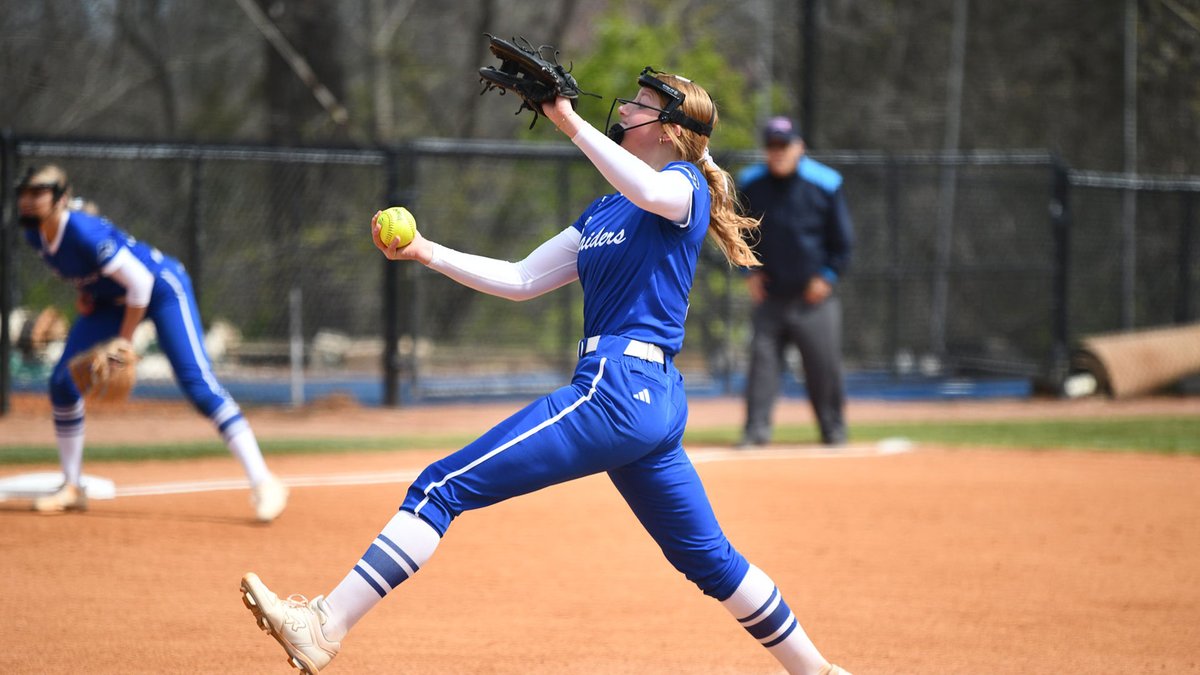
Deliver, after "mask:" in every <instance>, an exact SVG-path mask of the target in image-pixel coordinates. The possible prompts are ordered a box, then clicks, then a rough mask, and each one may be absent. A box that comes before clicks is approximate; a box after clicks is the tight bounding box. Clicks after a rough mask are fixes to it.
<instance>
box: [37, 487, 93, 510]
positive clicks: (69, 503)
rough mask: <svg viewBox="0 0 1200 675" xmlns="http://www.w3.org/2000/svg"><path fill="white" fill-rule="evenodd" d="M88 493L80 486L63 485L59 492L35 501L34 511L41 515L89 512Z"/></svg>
mask: <svg viewBox="0 0 1200 675" xmlns="http://www.w3.org/2000/svg"><path fill="white" fill-rule="evenodd" d="M87 507H88V503H87V492H85V491H84V489H83V488H82V487H80V486H78V485H70V484H68V483H63V486H62V487H60V488H59V489H58V492H55V493H54V494H50V495H42V496H41V497H38V498H37V499H35V500H33V510H34V511H38V512H40V513H62V512H64V511H87Z"/></svg>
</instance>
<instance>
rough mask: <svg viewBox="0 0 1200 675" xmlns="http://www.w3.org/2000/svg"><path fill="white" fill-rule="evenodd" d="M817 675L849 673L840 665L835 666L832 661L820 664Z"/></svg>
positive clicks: (843, 674)
mask: <svg viewBox="0 0 1200 675" xmlns="http://www.w3.org/2000/svg"><path fill="white" fill-rule="evenodd" d="M819 675H850V671H848V670H846V669H845V668H842V667H841V666H835V665H833V664H832V663H826V664H825V665H823V666H821V670H820V673H819Z"/></svg>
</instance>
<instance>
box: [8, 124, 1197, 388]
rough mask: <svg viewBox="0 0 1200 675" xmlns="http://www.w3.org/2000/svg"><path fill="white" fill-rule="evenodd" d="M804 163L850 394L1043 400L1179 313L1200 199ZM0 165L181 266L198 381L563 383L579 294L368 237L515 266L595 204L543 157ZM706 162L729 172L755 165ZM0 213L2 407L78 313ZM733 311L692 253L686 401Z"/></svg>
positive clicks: (270, 150)
mask: <svg viewBox="0 0 1200 675" xmlns="http://www.w3.org/2000/svg"><path fill="white" fill-rule="evenodd" d="M815 157H816V158H817V159H818V160H821V161H823V162H825V163H827V164H829V165H831V166H833V167H834V168H835V169H837V170H839V171H840V172H841V173H842V174H843V176H844V186H845V190H846V194H847V197H848V201H849V204H850V209H851V212H852V216H853V219H854V225H855V237H856V241H855V249H854V254H853V260H852V263H851V268H850V271H849V273H848V274H847V275H846V276H845V278H844V280H843V281H842V283H841V284H840V286H839V291H838V292H839V293H840V294H841V296H842V300H843V307H844V311H845V317H844V345H843V352H844V354H845V359H846V367H847V371H848V372H849V373H850V374H851V376H852V377H855V376H858V377H862V378H868V379H869V378H883V379H886V380H889V381H896V380H902V379H904V378H980V379H983V378H1014V377H1015V378H1022V379H1025V380H1027V381H1030V382H1033V381H1046V382H1053V381H1055V380H1056V379H1057V378H1061V376H1062V375H1063V369H1064V368H1065V366H1066V356H1067V350H1068V348H1069V346H1070V342H1071V340H1073V339H1075V338H1077V337H1078V336H1080V335H1084V334H1088V333H1094V332H1102V331H1113V330H1120V329H1128V328H1135V327H1140V326H1153V325H1161V324H1168V323H1182V322H1186V321H1190V320H1194V319H1195V317H1196V315H1197V312H1198V310H1197V300H1196V298H1195V295H1196V293H1195V290H1194V289H1195V287H1196V285H1197V278H1198V277H1200V270H1198V268H1200V252H1198V251H1197V249H1198V248H1200V244H1198V243H1196V241H1195V240H1196V239H1197V233H1196V227H1197V226H1196V208H1195V202H1196V200H1197V198H1198V195H1197V194H1196V193H1197V192H1198V191H1200V181H1196V180H1191V179H1186V180H1173V181H1162V180H1157V181H1155V180H1137V179H1132V178H1131V179H1120V178H1114V177H1113V176H1111V175H1107V174H1106V175H1100V174H1088V173H1082V172H1073V171H1071V170H1069V169H1068V168H1067V167H1064V166H1062V165H1061V164H1060V163H1058V162H1056V161H1055V159H1054V158H1053V157H1052V156H1050V155H1049V154H1047V153H1040V152H974V153H959V154H940V153H936V154H922V153H908V154H896V155H888V154H881V153H868V152H829V153H817V154H815ZM3 158H4V166H3V170H4V175H5V177H6V178H7V179H8V180H9V181H10V184H11V181H12V180H13V179H14V177H15V176H17V175H18V174H19V173H20V172H21V171H24V170H25V168H26V167H28V166H30V165H32V164H44V163H55V164H59V165H61V166H62V167H63V168H64V169H65V170H66V171H67V172H68V174H69V175H70V176H71V181H72V184H73V188H74V191H75V194H76V196H78V197H80V198H81V199H85V200H90V201H92V202H94V204H95V207H96V208H97V209H98V210H99V211H100V213H101V214H102V215H104V216H106V217H108V218H109V219H110V220H112V221H113V222H114V223H116V224H117V225H118V226H120V227H121V228H123V229H125V230H126V231H128V232H129V233H130V234H132V235H133V236H135V237H138V238H140V239H143V240H145V241H147V242H149V243H151V244H153V245H155V246H157V247H158V248H160V249H161V250H162V251H163V252H165V253H166V254H168V255H172V256H174V257H176V258H178V259H179V260H181V261H182V262H183V263H184V264H185V266H186V267H187V268H188V270H189V273H190V274H191V276H192V278H193V282H194V285H195V289H196V294H197V298H198V303H199V309H200V314H201V316H202V318H203V321H204V324H205V328H206V330H207V332H208V336H207V337H208V341H207V343H208V347H209V350H210V353H211V354H210V355H211V356H212V358H213V361H214V367H215V370H216V372H217V374H218V376H219V377H220V378H221V379H222V383H223V384H225V385H226V386H227V388H229V389H230V390H231V392H233V393H234V395H235V397H236V398H238V399H239V400H242V401H244V402H247V403H250V402H254V401H256V400H261V401H264V402H266V401H277V400H282V401H287V400H293V401H294V400H295V399H296V396H297V389H296V386H295V384H296V381H297V377H300V378H301V379H302V381H303V386H302V387H301V388H300V389H299V392H300V395H301V396H308V397H313V396H321V395H324V394H327V393H331V392H334V391H339V390H347V391H349V392H350V393H351V394H352V395H354V396H356V397H357V398H359V399H360V400H362V401H364V402H367V403H375V402H383V403H387V404H394V403H403V402H414V401H421V400H434V399H439V398H445V397H451V396H454V397H473V396H485V395H493V394H516V393H520V394H528V393H540V392H544V391H547V390H549V389H550V388H552V387H554V386H556V385H557V384H560V383H561V382H562V381H563V377H564V374H565V373H566V372H568V371H569V370H570V368H571V367H572V364H573V362H574V360H575V358H576V344H577V341H578V340H579V339H580V338H581V337H584V336H582V335H581V331H582V320H581V305H582V296H581V293H580V291H579V288H578V285H570V286H568V287H566V288H564V289H560V290H558V291H556V292H553V293H550V294H547V295H545V296H542V297H540V298H536V299H532V300H528V301H525V302H522V303H513V302H511V301H508V300H503V299H498V298H493V297H490V296H485V295H482V294H480V293H477V292H475V291H472V290H469V289H466V288H464V287H462V286H459V285H458V284H456V283H454V282H452V281H450V280H448V279H446V278H444V277H441V276H440V275H438V274H436V273H433V272H431V271H429V270H427V269H425V268H423V267H421V266H420V265H416V264H395V263H392V264H389V263H387V262H386V261H385V260H384V259H383V257H382V256H381V255H379V254H378V252H377V251H375V249H374V247H373V245H372V243H371V240H370V236H369V230H368V224H369V221H370V218H371V215H372V214H373V213H374V212H375V210H377V209H380V208H382V207H384V206H387V205H389V204H405V205H408V206H409V207H410V208H411V210H412V211H413V213H414V214H415V215H416V217H417V220H418V226H419V227H420V228H421V230H422V232H423V233H425V234H426V235H428V236H429V237H430V238H431V239H433V240H435V241H438V242H439V243H442V244H445V245H447V246H450V247H452V248H457V249H459V250H463V251H466V252H469V253H476V254H481V255H487V256H490V257H497V258H503V259H508V260H518V259H520V258H522V257H523V256H524V255H525V254H527V253H528V252H529V251H531V250H532V249H533V248H534V247H536V246H537V245H538V244H540V243H541V242H542V241H544V240H545V239H547V238H548V237H550V236H552V235H554V234H555V233H557V232H558V231H560V230H561V229H563V228H565V227H567V226H569V225H570V224H571V223H572V222H573V221H574V219H575V218H576V217H577V215H578V214H579V213H580V212H581V211H582V210H583V208H584V207H585V206H586V205H587V204H588V203H589V202H590V201H591V200H592V199H594V198H595V197H597V196H599V195H600V194H603V193H604V192H606V191H609V190H610V189H611V188H609V187H608V186H607V184H606V183H605V182H604V181H603V179H602V177H601V176H600V175H599V174H598V173H597V172H596V171H595V170H594V169H593V168H592V167H591V166H590V164H588V163H587V162H586V160H585V159H584V158H583V157H582V156H581V155H580V154H579V153H578V151H576V150H575V149H574V148H573V147H572V146H567V145H562V144H528V143H496V142H471V141H456V140H433V139H431V140H421V141H415V142H413V143H411V144H405V145H401V146H394V147H386V148H366V149H364V148H342V149H330V148H276V147H250V146H224V145H188V144H162V143H137V142H112V141H87V140H73V139H45V138H11V137H9V138H6V139H5V143H4V154H3ZM717 159H718V160H719V161H720V163H721V164H722V165H723V166H724V167H725V168H727V169H728V170H730V171H731V173H734V174H735V175H736V174H737V173H738V172H739V171H741V170H742V169H744V168H746V167H747V166H748V165H750V164H751V163H754V162H756V161H758V160H759V159H760V158H759V156H758V155H757V154H755V153H744V154H736V155H729V156H724V157H718V158H717ZM1130 201H1132V206H1130V205H1129V203H1128V202H1130ZM3 206H4V211H3V216H4V219H3V223H4V225H3V226H4V229H3V247H2V248H0V261H2V262H3V274H2V275H0V281H2V282H3V283H2V285H0V291H2V292H0V305H2V307H3V310H4V319H5V326H4V328H5V332H4V333H3V335H2V336H0V337H3V338H4V339H3V345H2V346H3V348H4V355H3V356H4V358H3V362H2V363H0V367H3V372H2V373H0V375H3V382H0V385H2V389H0V393H2V394H3V395H4V396H5V399H4V401H5V402H6V401H7V396H8V394H9V392H11V391H12V390H14V389H15V390H25V391H44V387H45V377H46V376H47V375H48V372H49V368H50V367H51V366H52V365H53V362H54V360H55V358H56V353H55V345H54V344H39V345H37V348H36V349H34V348H33V346H32V345H31V344H30V340H29V337H30V336H29V332H30V330H29V329H30V326H31V325H32V323H31V322H32V321H34V319H35V318H36V317H38V316H39V315H41V314H42V313H44V312H45V311H46V310H47V309H48V308H50V309H53V310H54V311H57V312H58V313H60V314H61V315H62V318H63V320H64V321H66V322H69V321H70V320H71V318H73V316H74V312H75V309H74V289H72V288H70V287H69V286H68V285H67V284H65V283H63V282H62V281H61V280H59V279H56V278H54V277H53V275H52V274H51V272H50V270H49V269H48V268H47V267H46V266H45V265H44V264H42V262H41V261H40V260H39V259H38V258H37V256H36V255H35V254H34V253H33V252H32V250H31V249H30V248H29V247H28V246H26V244H25V243H24V241H23V238H24V236H23V233H22V232H21V230H20V227H19V226H18V225H17V224H16V208H15V204H14V203H13V199H12V192H11V191H10V190H6V194H5V197H4V202H3ZM749 312H750V302H749V298H748V295H747V293H746V289H745V287H744V284H743V281H742V278H741V273H740V272H739V271H738V270H733V269H730V267H729V266H728V265H727V264H726V263H725V262H724V260H723V258H722V257H721V256H720V254H719V253H718V252H717V251H716V249H715V247H711V246H710V247H708V249H707V250H706V255H705V256H704V257H703V259H702V262H701V265H700V267H699V269H698V272H697V279H696V283H695V286H694V289H693V292H692V298H691V307H690V309H689V314H688V337H687V341H686V343H685V347H684V352H683V353H682V354H681V355H680V357H679V359H678V363H679V366H680V368H681V370H682V371H683V372H684V375H685V377H686V378H687V381H688V382H689V386H690V387H691V388H692V389H693V390H704V391H711V392H714V393H732V392H736V391H739V390H740V387H741V383H742V377H743V375H744V372H745V368H746V361H747V357H746V345H747V341H748V339H749ZM23 334H24V335H23ZM141 346H142V347H143V349H144V350H145V351H146V353H147V355H148V358H147V359H146V360H144V362H143V363H144V364H146V362H147V361H149V364H148V365H145V370H146V372H145V373H144V374H143V378H142V381H141V382H140V383H139V389H138V393H139V395H157V394H156V392H158V391H161V392H164V393H163V394H162V395H173V394H174V389H173V387H172V386H171V378H170V372H169V369H167V368H165V367H162V364H160V367H159V368H157V369H155V368H154V367H153V360H154V359H153V357H154V352H155V344H154V341H153V336H152V335H147V336H146V337H144V339H143V344H142V345H141ZM297 347H299V349H297ZM58 349H59V350H61V345H59V346H58ZM298 355H299V357H298ZM156 382H158V383H159V384H160V385H161V389H160V390H156V389H155V383H156ZM289 383H290V386H287V385H289ZM280 392H283V393H280Z"/></svg>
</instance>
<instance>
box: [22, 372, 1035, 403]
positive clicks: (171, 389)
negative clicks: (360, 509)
mask: <svg viewBox="0 0 1200 675" xmlns="http://www.w3.org/2000/svg"><path fill="white" fill-rule="evenodd" d="M567 381H568V376H566V375H563V374H562V373H559V372H555V371H545V372H529V373H521V374H511V373H510V374H504V375H492V376H481V377H424V378H422V379H421V382H420V385H419V386H416V387H414V386H412V385H411V384H409V383H402V384H401V385H400V391H399V395H400V400H401V402H402V403H403V404H422V403H450V402H461V403H470V402H483V401H501V400H513V399H518V400H528V399H531V398H534V397H537V396H540V395H542V394H545V393H548V392H550V391H553V390H554V389H556V388H557V387H560V386H562V385H563V384H564V383H566V382H567ZM685 381H686V383H687V384H686V388H687V392H688V395H689V396H695V397H709V396H741V394H742V392H743V390H744V387H745V377H744V375H740V374H739V375H737V376H731V377H729V378H727V379H726V378H721V379H716V378H711V377H707V376H704V375H687V374H685ZM221 383H222V384H223V385H224V386H225V388H226V389H227V390H228V391H229V393H230V395H232V396H233V398H234V400H236V401H237V402H238V403H240V404H242V405H288V404H290V403H291V401H292V387H291V382H290V381H288V380H286V379H279V380H265V379H255V380H239V379H232V378H228V377H223V378H222V379H221ZM13 390H14V391H18V392H30V393H43V392H45V391H46V383H45V381H41V380H32V379H25V378H18V379H16V381H14V382H13ZM303 391H304V400H305V401H306V402H312V401H316V400H320V399H323V398H328V397H331V396H335V395H338V396H348V397H351V398H353V399H354V400H356V401H357V402H358V403H359V404H360V405H365V406H381V405H383V385H382V383H381V382H380V379H379V376H377V375H376V376H366V375H364V376H361V377H342V378H328V379H322V378H307V379H306V380H305V382H304V388H303ZM781 391H782V395H783V396H785V397H789V398H805V397H806V392H805V389H804V384H803V383H802V382H799V381H797V380H795V379H794V378H793V377H792V376H791V375H787V376H785V377H784V380H783V386H782V390H781ZM846 395H847V397H849V398H852V399H877V400H895V401H911V400H949V399H989V398H1029V397H1030V396H1032V395H1033V382H1032V381H1031V380H1030V379H1029V378H1018V377H1009V378H1000V377H986V378H985V377H978V378H965V377H925V376H918V375H904V376H899V375H894V374H892V373H887V372H852V373H847V375H846ZM134 397H136V398H140V399H159V400H180V399H181V398H182V393H181V392H180V390H179V387H178V386H176V385H175V383H174V382H170V381H161V382H147V381H141V382H138V385H137V388H136V389H135V390H134Z"/></svg>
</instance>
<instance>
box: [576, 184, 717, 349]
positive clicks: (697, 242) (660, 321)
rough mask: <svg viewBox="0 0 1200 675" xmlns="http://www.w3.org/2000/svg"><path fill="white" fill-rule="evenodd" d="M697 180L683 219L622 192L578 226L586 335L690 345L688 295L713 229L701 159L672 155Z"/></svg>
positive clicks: (599, 204) (668, 346)
mask: <svg viewBox="0 0 1200 675" xmlns="http://www.w3.org/2000/svg"><path fill="white" fill-rule="evenodd" d="M663 170H664V171H679V172H682V173H683V174H684V175H686V176H687V177H688V179H689V180H690V181H691V183H692V205H691V212H690V213H689V214H688V219H687V222H686V223H684V224H682V225H680V224H678V223H673V222H671V221H670V220H667V219H666V218H663V217H662V216H658V215H655V214H653V213H650V212H648V211H644V210H642V209H641V208H639V207H637V206H636V205H634V204H633V202H631V201H629V200H628V199H627V198H625V197H624V196H623V195H621V194H619V193H614V194H610V195H605V196H603V197H601V198H599V199H597V200H596V201H594V202H592V204H591V205H590V206H588V208H587V209H586V210H584V212H583V214H582V215H580V216H579V220H577V221H576V222H575V224H574V225H573V227H575V229H577V230H579V232H580V235H581V238H580V240H579V261H578V269H579V282H580V284H581V285H582V286H583V328H584V334H585V335H587V336H592V335H619V336H623V337H627V338H632V339H635V340H641V341H642V342H649V343H652V344H656V345H658V346H660V347H662V349H663V351H665V352H666V353H667V354H671V355H674V354H677V353H678V352H679V350H680V349H681V348H682V347H683V324H684V320H685V319H686V318H687V308H688V294H689V293H690V292H691V290H692V283H693V282H694V281H695V277H696V261H697V259H698V258H699V255H700V247H701V245H702V244H703V243H704V235H705V234H706V233H707V232H708V223H709V202H710V197H709V194H708V182H707V181H706V180H705V178H704V176H703V174H701V173H700V170H699V169H697V168H696V167H695V166H694V165H692V164H689V163H687V162H672V163H670V164H668V165H667V166H666V168H665V169H663Z"/></svg>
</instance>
